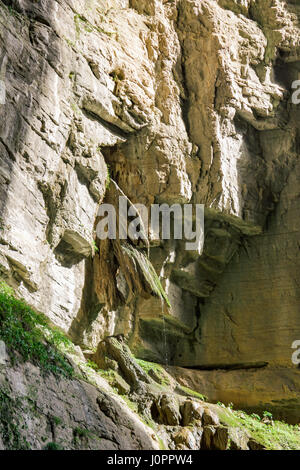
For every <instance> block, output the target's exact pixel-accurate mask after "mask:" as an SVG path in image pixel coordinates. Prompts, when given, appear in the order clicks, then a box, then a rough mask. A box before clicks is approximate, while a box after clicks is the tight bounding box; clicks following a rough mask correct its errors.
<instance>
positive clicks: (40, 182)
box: [0, 0, 300, 445]
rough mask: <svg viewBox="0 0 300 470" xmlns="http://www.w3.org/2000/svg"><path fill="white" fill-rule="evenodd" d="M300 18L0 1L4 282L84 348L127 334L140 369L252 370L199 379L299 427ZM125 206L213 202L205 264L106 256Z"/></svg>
mask: <svg viewBox="0 0 300 470" xmlns="http://www.w3.org/2000/svg"><path fill="white" fill-rule="evenodd" d="M299 18H300V7H299V6H298V5H297V4H296V2H295V1H287V2H282V1H280V0H256V1H255V0H246V1H243V2H240V1H238V0H219V1H214V0H170V1H163V0H113V1H106V0H101V1H100V0H99V1H96V0H95V1H85V0H58V1H56V2H53V1H52V0H45V1H43V2H38V3H33V2H30V1H28V0H5V1H3V2H1V5H0V40H1V51H0V53H1V56H0V59H1V63H2V64H5V67H4V66H3V67H2V68H1V73H2V75H3V73H4V68H5V78H4V82H5V85H6V102H5V104H4V105H0V117H1V123H0V156H1V162H0V201H1V202H0V217H1V219H0V222H1V223H0V272H1V277H3V278H5V279H6V280H7V281H8V282H9V283H10V284H11V285H12V286H13V287H14V288H15V289H16V292H18V294H19V295H20V296H22V297H24V298H25V299H26V301H27V302H28V303H30V304H31V305H32V306H34V307H35V308H36V309H38V310H40V311H42V312H44V313H45V314H46V315H47V316H48V317H49V318H50V320H51V321H52V322H53V323H54V324H55V325H57V326H59V327H60V328H61V329H63V330H64V331H65V332H67V333H68V334H69V336H70V337H71V338H72V339H73V340H74V341H75V342H76V343H77V344H79V345H80V346H82V347H83V348H84V349H93V348H97V347H98V344H99V343H100V342H101V341H103V340H104V339H105V338H106V337H107V336H111V335H114V334H123V335H125V337H126V340H127V341H128V343H129V345H130V347H131V349H132V350H133V351H134V353H135V354H136V355H137V356H139V357H141V358H144V359H148V360H153V361H157V362H162V363H167V364H168V365H174V366H183V367H186V368H200V369H233V368H239V369H243V371H242V372H241V373H240V374H239V373H237V372H231V371H230V372H222V371H220V372H216V373H215V372H214V371H212V372H209V371H208V372H205V373H203V375H202V376H201V375H200V374H201V372H199V371H196V372H194V374H195V377H194V378H193V379H192V380H194V381H195V382H196V383H197V384H200V383H201V386H202V382H201V380H202V379H199V377H205V381H206V383H207V384H210V383H213V384H215V375H214V374H217V375H218V376H219V377H220V380H221V383H222V384H223V383H224V387H223V385H222V387H221V386H220V387H219V388H218V387H217V386H215V385H213V386H210V385H206V388H205V391H206V393H207V395H208V397H209V398H211V399H213V400H216V401H217V400H219V399H220V397H221V396H222V397H225V396H226V397H227V396H228V397H229V395H230V393H228V390H229V389H230V390H232V389H233V390H237V389H239V392H236V395H235V399H236V403H237V405H240V406H243V407H246V405H247V403H246V402H247V396H249V403H248V404H249V406H250V408H253V409H255V408H260V409H264V408H265V407H266V406H271V407H272V409H273V411H274V413H276V412H278V413H279V415H280V416H281V417H288V419H289V420H292V421H294V422H296V421H299V415H298V414H297V413H298V411H297V410H299V384H298V379H297V377H298V376H297V374H298V369H297V366H295V365H293V364H292V362H291V345H292V343H293V341H295V340H297V339H300V324H299V320H298V318H299V295H300V293H299V292H300V291H299V282H298V271H299V242H298V234H299V209H298V206H297V202H298V199H299V158H298V156H299V151H300V150H299V119H298V118H299V115H300V111H299V109H300V108H299V106H297V105H295V104H293V103H292V101H291V84H292V82H293V80H296V79H297V78H298V75H299V63H300V55H299V51H300V39H299V38H300V35H299ZM2 75H1V79H2V78H3V77H2ZM116 191H117V193H116ZM118 191H119V192H120V194H121V193H122V194H124V195H126V197H127V198H128V201H129V202H130V204H132V205H133V206H134V205H135V204H138V203H142V204H145V205H147V206H149V205H150V204H152V203H168V204H173V203H178V204H184V203H187V202H190V203H202V204H204V205H205V209H206V210H205V245H204V251H203V254H202V255H201V256H199V253H198V252H197V251H192V252H187V251H185V249H184V243H183V241H179V240H170V241H168V242H163V241H159V242H158V241H155V240H153V239H152V238H151V234H149V246H150V250H149V252H150V260H149V259H148V253H147V251H148V250H147V249H148V247H147V246H143V247H140V246H137V245H135V244H134V243H131V242H130V243H129V245H126V243H120V242H119V241H118V240H117V241H116V242H115V243H111V242H104V243H103V242H101V243H98V241H97V239H96V234H95V229H96V222H97V210H98V207H99V205H100V204H101V203H103V202H108V201H112V200H114V198H115V197H116V194H118ZM95 243H96V245H95ZM152 265H153V266H154V268H155V271H156V273H155V272H153V268H152ZM157 275H158V276H159V279H158V278H157ZM164 290H165V292H166V294H165V292H164ZM166 297H168V299H169V300H170V306H168V305H167V302H163V299H165V300H166ZM100 344H101V343H100ZM261 367H264V368H266V370H264V369H260V368H261ZM249 368H250V369H251V372H249V371H248V369H249ZM191 374H193V372H191ZM263 374H264V375H263ZM183 375H184V374H183ZM223 377H226V379H223ZM228 377H230V380H229V382H230V385H229V383H228V380H227V378H228ZM268 377H271V378H272V379H271V380H273V381H274V383H276V384H279V383H281V382H282V388H280V386H279V385H278V387H277V386H276V387H275V389H272V398H271V399H268V393H269V391H270V387H272V385H271V384H270V380H269V378H268ZM199 380H200V382H199ZM256 381H257V382H258V383H259V386H257V388H255V387H254V389H252V391H251V386H252V385H251V384H253V383H254V384H255V382H256ZM119 386H120V387H123V388H124V387H125V389H126V385H125V384H123V385H122V384H121V385H120V383H119ZM199 387H200V385H199ZM225 389H226V390H225ZM199 390H200V389H199ZM282 390H283V391H282ZM200 391H201V390H200ZM228 399H229V398H228ZM232 400H233V398H232ZM230 401H231V400H230ZM208 434H209V431H208ZM198 437H199V436H198ZM198 437H195V436H194V437H193V439H196V440H197V439H198ZM176 439H177V443H178V445H180V443H181V440H182V439H183V437H182V435H179V436H177V438H176ZM191 439H192V437H191ZM211 439H213V437H212V434H211V435H207V437H206V440H207V442H211ZM215 439H216V440H217V441H218V440H220V439H221V437H220V436H219V437H216V438H215ZM221 440H222V439H221Z"/></svg>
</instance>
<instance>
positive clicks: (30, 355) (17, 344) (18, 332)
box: [0, 281, 73, 377]
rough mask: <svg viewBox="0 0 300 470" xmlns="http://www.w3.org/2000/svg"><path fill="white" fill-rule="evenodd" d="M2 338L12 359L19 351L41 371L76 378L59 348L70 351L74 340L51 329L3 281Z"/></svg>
mask: <svg viewBox="0 0 300 470" xmlns="http://www.w3.org/2000/svg"><path fill="white" fill-rule="evenodd" d="M0 339H2V340H3V341H4V342H5V344H6V347H7V349H8V352H9V354H10V357H11V360H12V361H14V360H15V358H14V353H15V352H16V351H17V352H18V353H19V354H20V355H21V356H22V358H23V360H24V361H27V360H30V361H32V362H33V363H35V364H37V365H39V366H40V367H41V369H42V370H44V371H47V372H52V373H53V374H56V375H62V376H65V377H72V376H73V368H72V366H71V365H70V363H69V361H68V360H67V359H66V358H65V356H64V355H63V354H62V353H61V352H60V351H59V350H58V347H64V348H65V349H68V348H70V347H71V346H72V343H71V341H70V340H69V339H68V338H66V337H65V336H64V335H63V334H62V333H61V332H60V331H59V330H58V329H56V328H51V327H50V326H49V324H48V321H47V319H46V317H45V316H44V315H42V314H40V313H37V312H35V311H34V310H33V309H32V308H30V307H29V306H28V305H27V304H26V303H25V302H24V301H23V300H19V299H16V298H15V297H14V293H13V290H12V289H11V288H10V287H8V286H7V284H6V283H4V282H3V281H0Z"/></svg>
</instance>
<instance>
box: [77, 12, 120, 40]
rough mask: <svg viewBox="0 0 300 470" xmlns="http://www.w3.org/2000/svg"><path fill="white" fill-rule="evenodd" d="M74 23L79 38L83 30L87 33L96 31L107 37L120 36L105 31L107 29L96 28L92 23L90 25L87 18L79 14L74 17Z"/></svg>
mask: <svg viewBox="0 0 300 470" xmlns="http://www.w3.org/2000/svg"><path fill="white" fill-rule="evenodd" d="M74 23H75V29H76V35H77V38H79V36H80V33H81V30H82V29H83V30H84V31H86V32H87V33H92V32H94V31H96V32H98V33H102V34H106V35H107V36H110V37H112V36H114V35H115V36H116V37H117V36H118V33H117V32H115V31H114V32H113V31H105V29H103V28H100V27H99V26H94V25H92V23H90V22H89V21H88V20H87V18H85V16H83V15H80V14H79V13H76V14H75V15H74Z"/></svg>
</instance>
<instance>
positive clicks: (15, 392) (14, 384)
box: [0, 363, 159, 450]
mask: <svg viewBox="0 0 300 470" xmlns="http://www.w3.org/2000/svg"><path fill="white" fill-rule="evenodd" d="M0 387H1V392H2V393H5V396H6V397H8V400H9V406H10V410H9V412H10V413H11V416H10V419H11V421H10V422H9V425H10V424H11V425H13V423H14V422H15V424H16V427H15V428H13V427H12V429H13V430H14V432H16V433H18V435H16V436H14V435H13V433H12V434H11V435H10V434H9V433H8V434H7V433H5V432H3V430H2V422H3V421H2V420H0V421H1V422H0V436H1V438H2V441H0V447H1V445H2V446H4V448H5V449H9V448H11V446H13V445H14V444H13V439H14V437H15V438H16V440H15V441H14V442H19V445H20V446H21V448H22V446H25V447H23V448H26V447H27V448H30V449H36V450H40V449H44V448H46V447H47V445H48V444H51V445H52V444H53V443H54V444H55V445H56V446H59V447H60V448H64V449H66V450H68V449H73V450H80V449H86V450H92V449H94V450H118V449H123V450H138V449H153V450H154V449H156V450H158V449H159V445H158V441H157V440H155V439H153V437H151V435H152V434H153V431H152V430H151V429H150V428H147V427H146V426H145V425H144V424H143V423H142V422H141V421H140V420H139V419H138V417H137V416H136V415H135V414H134V413H133V412H131V410H130V409H129V408H127V407H126V406H125V403H121V402H120V400H119V399H118V400H117V399H116V398H114V397H113V396H112V395H111V394H108V393H107V392H105V391H103V390H101V389H99V388H97V387H96V386H93V385H90V384H88V383H86V382H84V381H80V380H69V379H63V378H62V379H57V378H56V377H54V376H53V375H51V374H49V375H47V376H45V375H43V373H42V372H41V370H40V369H39V368H38V367H36V366H34V365H33V364H30V363H25V364H18V365H17V366H14V367H11V365H10V366H9V367H6V368H3V367H2V368H1V370H0ZM1 406H3V403H2V402H1ZM2 411H3V410H2ZM1 417H2V419H4V416H3V415H2V416H1ZM6 418H8V416H6ZM9 436H10V437H9ZM1 438H0V439H1ZM5 439H6V440H5ZM7 439H12V441H11V442H9V441H7ZM4 440H5V441H4ZM1 442H2V444H1Z"/></svg>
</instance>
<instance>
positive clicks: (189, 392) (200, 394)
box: [178, 385, 207, 401]
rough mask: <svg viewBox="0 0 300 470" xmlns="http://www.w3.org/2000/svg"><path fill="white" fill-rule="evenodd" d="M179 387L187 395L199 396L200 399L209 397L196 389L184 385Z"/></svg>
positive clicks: (204, 399)
mask: <svg viewBox="0 0 300 470" xmlns="http://www.w3.org/2000/svg"><path fill="white" fill-rule="evenodd" d="M178 389H179V390H180V391H182V392H183V393H184V394H185V395H188V396H191V397H194V398H198V399H199V400H202V401H206V400H207V397H206V396H205V395H202V393H198V392H195V390H192V389H190V388H188V387H184V386H183V385H179V387H178Z"/></svg>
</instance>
